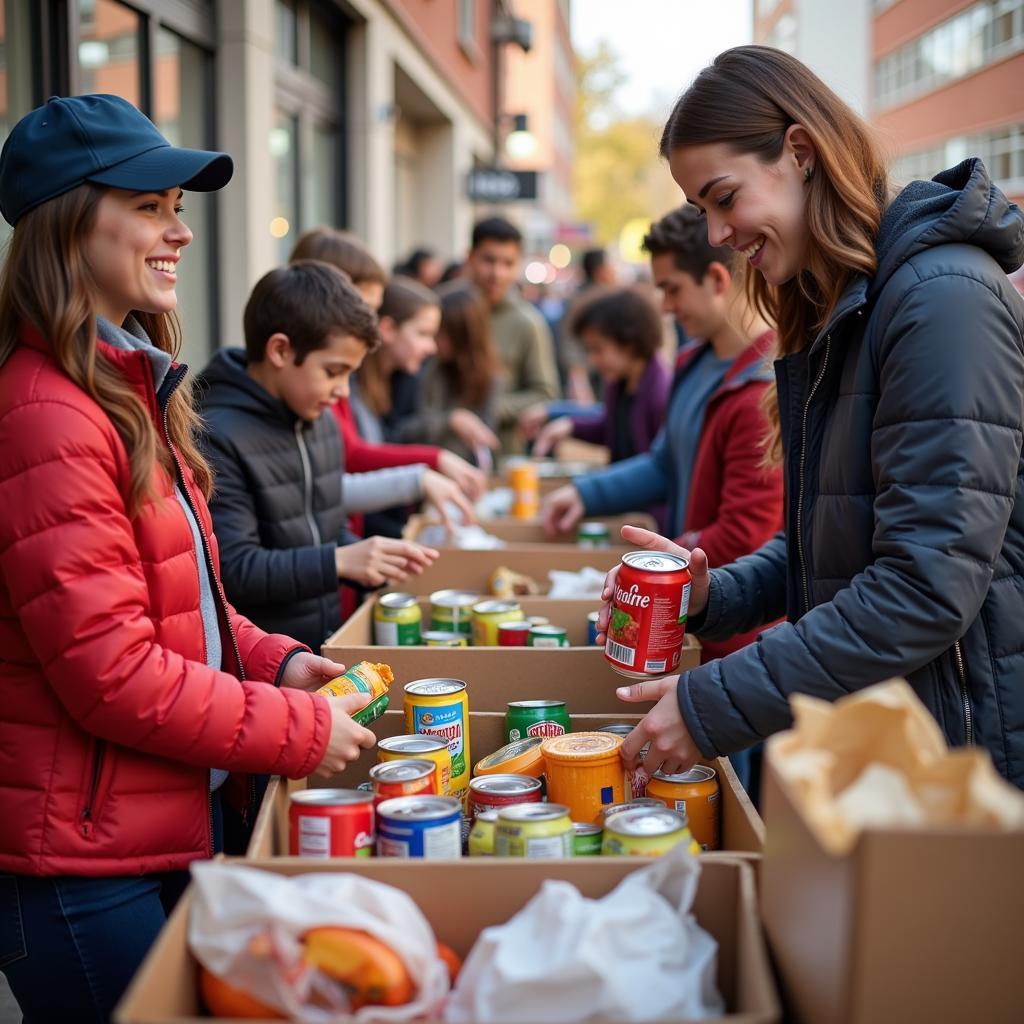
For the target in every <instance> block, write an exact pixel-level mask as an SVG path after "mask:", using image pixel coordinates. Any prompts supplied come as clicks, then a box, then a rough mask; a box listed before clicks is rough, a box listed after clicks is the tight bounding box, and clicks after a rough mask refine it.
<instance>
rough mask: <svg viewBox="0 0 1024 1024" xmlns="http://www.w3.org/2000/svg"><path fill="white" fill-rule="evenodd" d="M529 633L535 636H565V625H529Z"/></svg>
mask: <svg viewBox="0 0 1024 1024" xmlns="http://www.w3.org/2000/svg"><path fill="white" fill-rule="evenodd" d="M530 633H531V635H533V634H535V635H537V636H565V626H550V625H543V626H531V627H530Z"/></svg>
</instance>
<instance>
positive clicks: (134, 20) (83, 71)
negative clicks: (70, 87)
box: [77, 0, 142, 106]
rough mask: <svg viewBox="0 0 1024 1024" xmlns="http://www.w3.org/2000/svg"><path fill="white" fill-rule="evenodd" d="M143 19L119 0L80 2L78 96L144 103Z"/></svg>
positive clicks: (136, 103)
mask: <svg viewBox="0 0 1024 1024" xmlns="http://www.w3.org/2000/svg"><path fill="white" fill-rule="evenodd" d="M140 27H141V18H140V17H139V15H138V14H137V13H136V12H135V11H133V10H132V9H131V8H129V7H126V6H125V5H124V4H121V3H117V2H116V0H78V34H79V35H78V72H79V77H78V90H77V91H78V92H79V93H89V92H109V93H114V94H115V95H117V96H123V97H124V98H125V99H126V100H128V102H129V103H134V104H135V105H136V106H139V105H140V103H141V92H142V90H141V68H140V66H139V31H140Z"/></svg>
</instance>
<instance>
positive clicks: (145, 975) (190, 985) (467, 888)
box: [113, 857, 779, 1024]
mask: <svg viewBox="0 0 1024 1024" xmlns="http://www.w3.org/2000/svg"><path fill="white" fill-rule="evenodd" d="M251 866H252V867H259V868H263V869H264V870H267V871H273V872H275V873H277V874H282V875H297V874H305V873H308V872H312V871H325V870H338V866H337V863H335V864H333V865H329V866H328V865H325V864H324V862H323V861H311V860H298V859H295V860H287V861H268V862H260V861H255V862H252V863H251ZM640 866H642V865H641V864H640V863H638V859H632V860H630V859H626V858H607V859H605V858H600V857H593V858H586V860H585V861H584V860H583V859H582V858H581V860H580V861H526V860H522V861H508V860H502V861H492V860H487V859H485V858H479V859H474V860H472V861H466V862H464V863H452V862H450V861H449V862H444V861H419V862H416V863H415V864H413V863H410V862H409V861H398V860H380V861H362V862H356V861H353V862H351V863H346V865H345V870H346V871H353V872H355V873H357V874H360V875H363V876H365V877H367V878H372V879H374V880H376V881H380V882H385V883H387V884H390V885H395V886H397V887H398V888H400V889H403V890H404V891H405V892H407V893H408V894H409V895H410V896H411V897H412V898H413V899H414V900H415V901H416V903H417V904H418V906H419V907H420V909H421V910H422V911H423V913H424V914H425V915H426V916H427V918H428V919H429V920H430V922H431V924H432V925H433V927H434V930H435V932H436V933H437V936H438V938H439V939H442V940H443V941H444V942H447V943H448V944H449V945H450V946H452V948H453V949H454V950H455V951H456V952H457V953H458V954H459V955H460V956H463V957H464V956H465V955H466V954H467V953H468V952H469V950H470V948H471V947H472V945H473V943H474V942H475V941H476V939H477V936H478V935H479V934H480V932H481V931H482V930H483V929H484V928H487V927H490V926H492V925H496V924H502V923H504V922H505V921H507V920H508V919H509V918H510V917H511V916H512V915H513V914H515V913H517V912H518V911H519V910H520V909H521V908H522V907H523V906H524V905H525V904H526V903H527V902H528V901H529V900H530V899H531V898H532V897H533V896H534V895H535V893H536V892H537V891H538V890H539V889H540V887H541V885H542V884H543V882H544V881H545V880H546V879H549V878H553V879H565V880H567V881H570V882H572V884H573V885H575V886H576V887H577V888H578V889H579V890H580V892H581V893H583V894H584V895H585V896H588V897H591V898H597V897H600V896H603V895H605V894H606V893H608V892H610V891H611V890H612V889H613V888H614V887H615V886H616V885H617V884H618V883H619V882H620V881H621V880H622V878H624V877H625V876H626V875H627V874H628V873H629V872H631V871H635V870H636V869H637V868H638V867H640ZM191 903H192V893H191V890H189V891H187V892H186V893H185V895H184V896H183V897H182V899H181V901H180V902H179V904H178V906H177V907H176V908H175V910H174V913H173V914H172V915H171V917H170V919H169V920H168V922H167V924H166V925H165V927H164V928H163V930H162V931H161V932H160V935H159V937H158V938H157V941H156V943H155V944H154V945H153V947H152V949H151V950H150V951H149V953H148V954H147V956H146V959H145V960H144V961H143V963H142V966H141V967H140V968H139V970H138V972H137V973H136V975H135V978H134V979H133V981H132V983H131V985H130V986H129V987H128V990H127V992H126V993H125V995H124V996H123V998H122V999H121V1002H120V1003H119V1004H118V1006H117V1009H116V1010H115V1011H114V1017H113V1019H114V1022H115V1024H204V1022H205V1024H209V1022H210V1021H211V1020H214V1019H215V1018H209V1017H201V1016H200V1013H201V1010H200V1007H199V1003H198V998H197V984H196V976H197V964H196V961H195V959H194V958H193V956H192V954H191V953H190V951H189V949H188V942H187V933H188V914H189V909H190V907H191ZM693 910H694V915H695V916H696V918H697V921H698V923H699V924H700V925H701V926H702V927H703V928H705V929H706V930H707V931H708V932H709V933H710V934H711V935H712V936H713V937H714V938H715V940H716V941H717V942H718V945H719V952H718V987H719V990H720V991H721V993H722V995H723V997H724V998H725V1000H726V1004H727V1006H728V1012H727V1014H726V1015H725V1016H724V1017H721V1018H719V1019H720V1020H723V1021H728V1022H730V1024H773V1022H775V1021H777V1020H778V1019H779V1004H778V996H777V993H776V991H775V988H774V984H773V982H772V977H771V971H770V969H769V967H768V959H767V954H766V952H765V948H764V940H763V937H762V935H761V930H760V927H759V925H758V922H757V906H756V898H755V895H754V881H753V877H752V875H751V872H750V868H749V867H748V866H747V865H746V864H744V863H743V862H742V861H739V860H731V859H721V860H717V861H706V862H705V864H704V870H703V871H702V872H701V877H700V885H699V887H698V890H697V896H696V899H695V901H694V908H693ZM609 966H610V967H613V966H614V965H609ZM522 1024H530V1022H528V1021H523V1022H522ZM662 1024H669V1022H662Z"/></svg>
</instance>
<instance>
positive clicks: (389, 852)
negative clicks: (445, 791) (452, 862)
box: [377, 796, 462, 860]
mask: <svg viewBox="0 0 1024 1024" xmlns="http://www.w3.org/2000/svg"><path fill="white" fill-rule="evenodd" d="M377 856H378V857H423V858H426V859H428V860H445V859H448V858H450V857H461V856H462V804H460V803H459V801H458V800H456V799H455V798H454V797H450V796H403V797H399V798H397V799H395V800H385V801H384V802H383V803H382V804H381V805H380V806H379V807H378V808H377Z"/></svg>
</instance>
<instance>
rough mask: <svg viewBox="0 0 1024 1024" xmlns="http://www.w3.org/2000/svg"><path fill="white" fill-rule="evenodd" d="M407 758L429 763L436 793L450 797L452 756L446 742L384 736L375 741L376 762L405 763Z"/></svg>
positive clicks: (422, 738) (443, 740)
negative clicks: (432, 769)
mask: <svg viewBox="0 0 1024 1024" xmlns="http://www.w3.org/2000/svg"><path fill="white" fill-rule="evenodd" d="M409 758H414V759H417V760H425V761H430V762H431V763H432V764H433V765H434V774H435V777H436V779H437V790H436V791H437V792H438V793H440V794H441V795H442V796H451V795H452V794H451V788H452V755H451V754H450V753H449V752H448V741H447V740H445V739H442V738H441V737H439V736H417V735H415V734H413V735H409V736H386V737H385V738H384V739H382V740H378V741H377V761H378V762H379V763H383V762H385V761H406V760H408V759H409Z"/></svg>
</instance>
